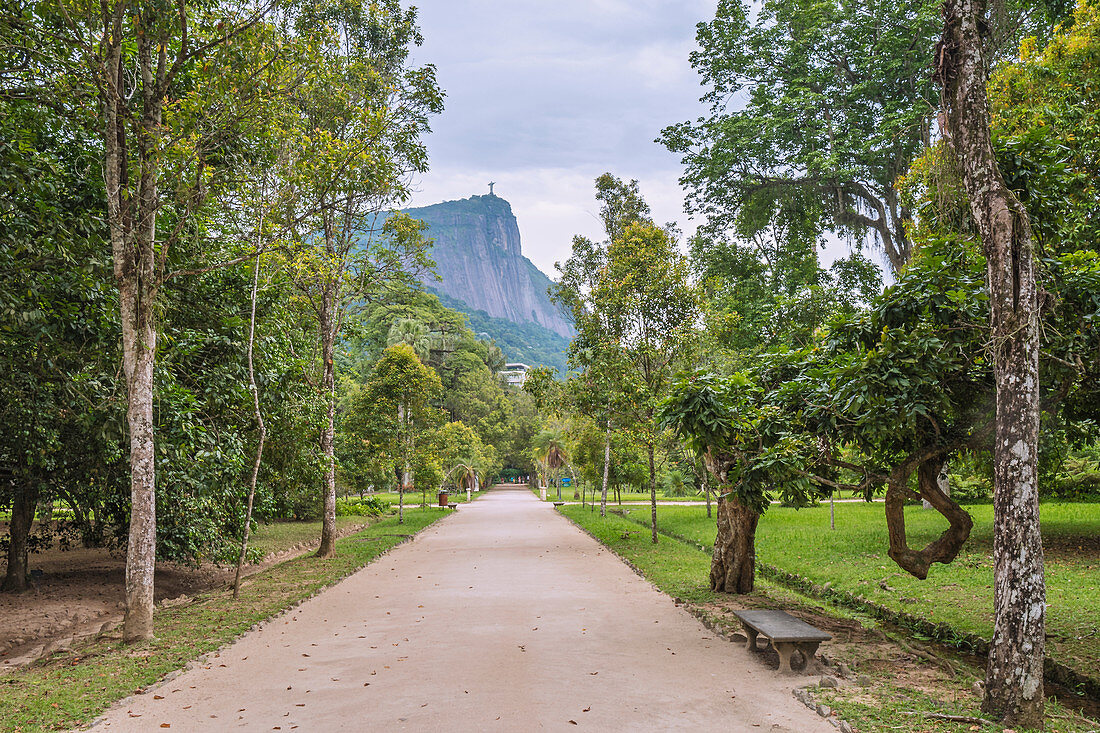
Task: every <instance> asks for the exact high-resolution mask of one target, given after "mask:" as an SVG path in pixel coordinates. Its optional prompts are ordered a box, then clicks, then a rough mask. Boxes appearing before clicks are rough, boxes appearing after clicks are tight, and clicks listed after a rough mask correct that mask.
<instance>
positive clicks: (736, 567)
mask: <svg viewBox="0 0 1100 733" xmlns="http://www.w3.org/2000/svg"><path fill="white" fill-rule="evenodd" d="M759 520H760V515H759V514H757V513H756V512H754V511H753V510H752V509H749V508H748V507H746V506H744V505H743V504H742V503H741V502H740V501H738V500H737V498H736V497H735V496H734V495H733V494H726V495H724V496H720V497H719V498H718V536H717V537H715V539H714V554H713V555H712V556H711V561H710V587H711V590H716V591H719V592H723V593H751V592H752V589H753V580H754V573H755V571H756V523H757V522H758V521H759Z"/></svg>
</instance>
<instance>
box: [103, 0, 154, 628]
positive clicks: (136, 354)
mask: <svg viewBox="0 0 1100 733" xmlns="http://www.w3.org/2000/svg"><path fill="white" fill-rule="evenodd" d="M105 7H106V6H105ZM125 7H126V6H123V5H120V6H117V7H115V8H114V9H111V10H109V11H105V12H104V17H103V22H104V29H105V31H106V33H105V36H104V39H105V40H104V44H103V46H102V49H103V66H102V67H101V69H100V71H101V73H102V78H103V80H104V86H103V87H102V89H101V95H102V96H101V101H102V104H103V142H104V167H103V170H104V173H103V175H104V183H105V184H106V198H107V223H108V230H109V233H110V240H111V254H112V260H113V263H112V264H113V269H114V278H115V283H116V286H117V287H118V293H119V315H120V321H121V326H122V365H123V373H124V375H125V377H126V395H127V412H126V418H127V423H128V427H129V433H130V435H129V438H130V500H131V502H130V534H129V541H128V543H127V552H126V616H125V620H124V622H123V630H122V638H123V641H125V642H134V641H141V640H144V639H150V638H152V636H153V576H154V572H155V568H156V493H155V491H156V480H155V479H156V472H155V460H156V455H155V445H154V442H153V433H154V430H153V369H154V363H155V359H156V349H157V332H156V325H155V320H154V314H155V302H156V297H157V291H158V286H159V279H158V278H159V275H160V268H159V267H158V262H157V252H156V249H155V246H154V243H155V242H156V215H157V211H158V208H159V205H160V201H159V196H158V190H157V189H158V182H159V178H160V167H159V155H160V151H159V148H160V138H161V137H162V135H163V132H162V124H161V121H162V120H161V117H162V104H163V95H164V93H165V87H164V73H165V60H164V57H163V54H162V52H161V51H157V54H156V59H154V40H153V38H152V33H151V31H152V29H153V28H154V27H155V25H156V23H157V21H158V20H159V19H158V18H157V17H156V14H155V11H153V10H151V9H150V10H147V11H146V12H147V13H149V15H148V16H147V15H146V14H144V13H142V14H138V13H134V14H133V15H132V16H129V17H125V18H124V17H123V16H124V13H125ZM129 23H132V24H134V25H135V26H136V31H137V38H138V43H137V64H136V74H135V76H134V77H133V78H132V79H131V78H129V77H128V76H127V73H126V70H125V69H124V61H123V54H122V46H123V35H124V33H127V32H128V30H124V25H126V24H129ZM135 84H136V87H135ZM132 97H136V98H137V99H138V100H139V101H140V104H141V109H140V120H139V121H138V123H137V125H136V133H135V136H134V137H135V140H136V147H137V151H136V152H137V155H136V163H137V164H136V165H131V163H132V161H131V158H130V154H129V152H128V143H127V130H128V127H129V125H130V120H131V119H132V118H131V117H130V116H129V111H128V110H127V105H128V100H129V99H130V98H132ZM131 171H133V172H134V173H135V174H136V176H137V178H136V180H135V181H134V182H133V183H132V182H131V181H130V173H131Z"/></svg>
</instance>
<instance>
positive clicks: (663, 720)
mask: <svg viewBox="0 0 1100 733" xmlns="http://www.w3.org/2000/svg"><path fill="white" fill-rule="evenodd" d="M805 681H806V679H805V678H798V677H794V678H792V677H782V676H780V675H778V674H777V673H776V672H773V671H772V670H770V669H768V668H767V667H765V666H764V664H763V663H762V662H761V661H760V658H759V657H752V656H750V655H749V653H748V652H746V651H744V650H743V649H741V648H738V647H737V646H735V645H733V644H730V643H729V642H726V641H724V640H721V639H719V638H716V637H714V636H713V634H711V633H710V632H709V631H707V629H706V628H704V627H703V626H702V625H701V624H700V623H699V622H698V621H696V620H695V619H694V618H692V617H691V616H690V615H689V614H687V613H685V612H684V611H683V610H681V609H679V608H677V607H676V606H675V604H674V603H673V602H672V600H671V599H669V598H668V597H667V596H665V595H663V594H661V593H659V592H658V591H656V590H655V589H654V588H653V587H652V586H650V585H649V584H648V583H647V582H645V581H644V580H642V579H641V578H639V577H638V576H636V575H635V574H634V573H633V572H631V571H630V569H629V568H627V567H626V566H625V565H624V564H623V563H622V562H621V561H619V560H618V559H617V558H616V557H615V556H614V555H613V554H611V553H610V552H608V551H607V550H605V549H604V548H603V547H602V546H601V545H599V544H598V543H597V542H595V541H594V540H593V539H591V538H590V537H588V536H587V535H585V534H584V533H582V532H581V531H579V530H578V529H577V528H576V527H574V526H573V525H572V524H571V523H570V522H569V521H568V520H566V519H565V518H563V517H561V516H559V515H557V514H556V513H555V512H554V511H553V508H552V507H551V506H549V505H547V504H542V503H540V502H539V501H537V500H536V499H535V498H534V497H533V496H532V495H531V494H530V493H529V492H528V491H527V490H526V489H524V488H520V487H509V486H503V487H498V488H496V489H494V490H492V491H490V492H488V494H487V495H486V496H484V497H483V498H482V499H480V500H478V501H476V502H474V503H473V504H470V505H464V506H462V507H461V508H459V509H458V510H457V511H456V512H455V513H454V514H453V515H451V516H450V517H447V518H446V519H444V520H442V521H440V522H439V523H437V524H436V525H434V526H433V527H431V528H429V529H428V530H426V531H425V532H424V533H422V534H421V535H419V536H418V537H417V538H416V540H415V541H413V542H411V543H408V544H405V545H403V546H401V547H398V548H397V549H395V550H394V551H393V552H391V553H390V554H389V555H386V556H384V557H382V558H380V559H379V560H378V561H376V562H374V563H373V564H371V565H370V566H368V567H366V568H365V569H363V570H362V571H360V572H359V573H357V574H355V575H354V576H352V577H350V578H348V579H347V580H345V581H344V582H343V583H341V584H339V585H338V586H336V587H334V588H332V589H330V590H328V591H326V592H324V593H322V594H321V595H319V596H317V597H316V598H313V599H311V600H310V601H308V602H306V603H304V604H303V605H302V606H300V607H299V608H297V609H296V610H294V611H293V612H292V613H289V614H286V615H284V616H281V617H279V618H276V619H274V620H272V621H271V622H269V623H268V624H266V625H265V626H264V627H262V628H261V629H259V630H257V631H255V632H253V633H250V634H248V635H247V636H245V637H243V638H242V639H240V640H239V641H238V642H237V643H235V644H233V645H232V646H230V647H228V648H226V649H225V650H223V651H222V653H221V655H220V657H218V658H216V659H212V660H211V662H210V664H209V665H208V666H207V667H202V668H196V669H193V670H191V671H189V672H187V673H185V674H183V675H181V676H179V677H177V678H176V679H174V680H171V681H170V682H167V683H166V684H164V685H162V686H161V687H160V688H158V689H154V690H150V691H149V692H147V693H146V694H144V695H139V696H135V697H132V698H129V699H127V700H124V701H123V702H122V703H120V704H119V705H118V706H116V707H115V708H113V709H112V710H111V711H110V712H109V713H108V714H107V716H106V717H105V718H104V719H102V720H101V721H100V723H99V724H98V726H97V727H96V728H95V730H98V731H111V732H112V733H114V732H115V731H151V730H159V729H160V728H162V727H163V725H162V724H165V723H167V724H169V725H170V726H171V729H172V730H176V731H179V730H183V731H210V730H238V729H247V730H257V731H260V730H267V731H270V730H283V731H287V730H295V729H297V730H301V731H335V730H347V731H369V730H412V731H483V730H490V731H529V730H536V729H537V730H560V731H570V730H578V729H587V730H600V731H616V730H635V731H638V730H643V731H655V730H688V729H691V730H695V731H711V730H713V731H717V730H723V731H756V730H779V731H797V732H798V733H814V732H815V731H822V732H824V731H834V730H835V729H834V728H833V727H832V726H830V725H828V724H827V723H826V722H825V721H824V720H822V719H821V718H819V717H818V716H817V715H815V714H814V713H813V712H811V711H810V710H808V709H806V708H805V707H804V706H802V705H801V704H799V703H798V702H797V701H796V700H795V699H794V698H793V697H792V696H791V693H790V690H791V686H792V685H793V684H801V683H804V682H805ZM158 697H159V698H160V699H158ZM574 723H575V724H574Z"/></svg>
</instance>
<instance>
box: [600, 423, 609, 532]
mask: <svg viewBox="0 0 1100 733" xmlns="http://www.w3.org/2000/svg"><path fill="white" fill-rule="evenodd" d="M610 468H611V419H610V418H608V420H607V429H606V431H605V432H604V438H603V488H602V489H601V490H600V516H601V517H606V516H607V475H608V469H610Z"/></svg>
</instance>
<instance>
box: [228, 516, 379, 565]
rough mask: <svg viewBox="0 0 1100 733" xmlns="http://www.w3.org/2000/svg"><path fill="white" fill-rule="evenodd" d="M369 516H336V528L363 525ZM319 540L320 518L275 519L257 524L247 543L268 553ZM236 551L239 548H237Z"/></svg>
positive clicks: (368, 520)
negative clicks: (303, 520)
mask: <svg viewBox="0 0 1100 733" xmlns="http://www.w3.org/2000/svg"><path fill="white" fill-rule="evenodd" d="M369 522H370V517H337V518H336V529H337V530H340V531H343V530H346V529H347V528H349V527H356V526H364V525H366V524H368V523H369ZM310 541H316V542H320V541H321V520H320V519H315V520H311V521H308V522H290V521H276V522H272V523H271V524H258V525H256V529H255V531H254V532H253V533H252V537H251V538H250V539H249V541H248V544H249V545H251V546H252V547H253V548H255V549H256V550H258V551H259V552H261V553H262V554H263V555H265V556H266V555H269V554H271V553H273V552H280V551H282V550H286V549H288V548H290V547H294V546H295V545H297V544H299V543H302V542H310ZM237 550H238V552H239V551H240V548H239V547H238V548H237Z"/></svg>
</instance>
